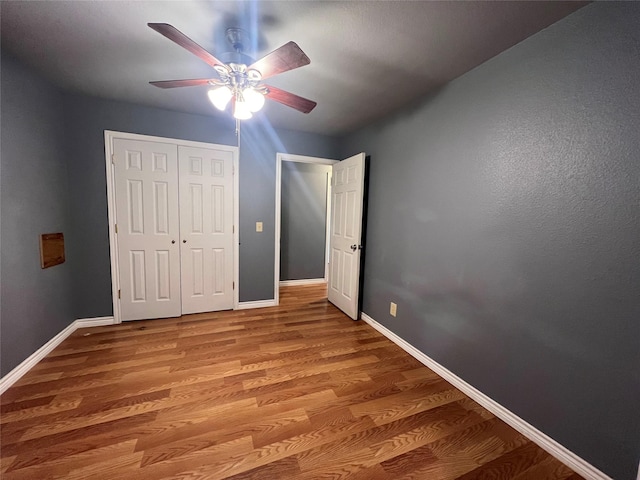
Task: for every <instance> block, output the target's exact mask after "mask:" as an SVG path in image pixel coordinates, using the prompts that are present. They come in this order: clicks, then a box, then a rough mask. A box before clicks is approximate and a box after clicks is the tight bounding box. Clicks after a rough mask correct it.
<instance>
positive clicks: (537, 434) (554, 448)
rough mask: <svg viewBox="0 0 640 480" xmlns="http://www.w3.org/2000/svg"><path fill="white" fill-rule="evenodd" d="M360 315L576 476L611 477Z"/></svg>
mask: <svg viewBox="0 0 640 480" xmlns="http://www.w3.org/2000/svg"><path fill="white" fill-rule="evenodd" d="M361 318H362V320H364V321H365V322H367V323H368V324H369V325H371V326H372V327H373V328H375V329H376V330H378V331H379V332H380V333H381V334H382V335H384V336H385V337H387V338H388V339H389V340H391V341H392V342H393V343H395V344H396V345H398V346H399V347H400V348H402V349H403V350H404V351H405V352H407V353H408V354H409V355H411V356H412V357H414V358H415V359H416V360H418V361H419V362H421V363H423V364H424V365H426V366H427V367H429V368H430V369H431V370H433V371H434V372H436V373H437V374H438V375H440V376H441V377H442V378H444V379H445V380H446V381H448V382H449V383H451V384H452V385H453V386H454V387H456V388H457V389H458V390H460V391H461V392H463V393H464V394H466V395H467V396H469V397H470V398H471V399H473V400H475V401H476V402H478V403H479V404H480V405H482V406H483V407H484V408H486V409H487V410H489V411H490V412H491V413H493V414H494V415H495V416H496V417H498V418H500V419H501V420H502V421H504V422H505V423H507V424H509V425H510V426H511V427H513V428H514V429H516V430H517V431H518V432H520V433H521V434H523V435H524V436H525V437H527V438H528V439H529V440H531V441H532V442H534V443H536V444H537V445H538V446H540V447H541V448H542V449H544V450H546V451H547V452H549V453H550V454H551V455H553V456H554V457H555V458H557V459H558V460H560V461H561V462H562V463H564V464H565V465H567V466H568V467H570V468H572V469H573V470H574V471H575V472H576V473H578V474H579V475H582V476H583V477H585V478H587V479H591V480H612V479H611V477H609V476H608V475H606V474H605V473H603V472H601V471H600V470H598V469H597V468H595V467H594V466H593V465H591V464H590V463H588V462H587V461H585V460H584V459H582V458H580V457H579V456H577V455H576V454H575V453H573V452H572V451H571V450H569V449H567V448H565V447H563V446H562V445H560V444H559V443H558V442H556V441H555V440H554V439H552V438H551V437H549V436H547V435H546V434H544V433H542V432H541V431H540V430H538V429H537V428H535V427H534V426H533V425H530V424H529V423H527V422H526V421H524V420H523V419H522V418H520V417H518V416H517V415H516V414H515V413H513V412H511V411H509V410H507V409H506V408H505V407H503V406H502V405H500V404H499V403H498V402H496V401H495V400H493V399H491V398H490V397H488V396H487V395H485V394H484V393H482V392H481V391H480V390H478V389H476V388H475V387H473V386H471V385H469V384H468V383H467V382H465V381H464V380H463V379H461V378H460V377H458V376H457V375H456V374H455V373H453V372H451V371H450V370H448V369H446V368H445V367H443V366H442V365H440V364H439V363H438V362H436V361H435V360H433V359H432V358H430V357H429V356H427V355H426V354H424V353H423V352H421V351H420V350H418V349H417V348H415V347H414V346H413V345H411V344H410V343H408V342H407V341H406V340H404V339H402V338H401V337H399V336H398V335H396V334H395V333H393V332H392V331H391V330H389V329H388V328H386V327H385V326H383V325H381V324H380V323H378V322H376V321H375V320H374V319H373V318H371V317H370V316H369V315H367V314H366V313H364V312H363V313H362V314H361Z"/></svg>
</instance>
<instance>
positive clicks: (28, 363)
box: [0, 317, 113, 394]
mask: <svg viewBox="0 0 640 480" xmlns="http://www.w3.org/2000/svg"><path fill="white" fill-rule="evenodd" d="M112 324H113V317H96V318H80V319H78V320H75V321H73V322H71V323H70V324H69V325H68V326H67V327H66V328H65V329H64V330H62V331H61V332H60V333H58V334H57V335H56V336H55V337H53V338H52V339H51V340H49V341H48V342H47V343H45V344H44V345H43V346H41V347H40V348H39V349H38V350H36V351H35V352H33V353H32V354H31V355H29V356H28V357H27V358H26V359H25V360H24V361H23V362H22V363H21V364H20V365H18V366H17V367H16V368H14V369H13V370H11V371H10V372H9V373H7V374H6V375H5V376H4V377H2V378H0V394H2V393H4V392H5V391H6V390H7V389H8V388H9V387H10V386H11V385H13V384H14V383H16V382H17V381H18V380H20V379H21V378H22V377H23V376H24V375H25V374H26V373H27V372H28V371H29V370H31V369H32V368H33V367H34V366H35V365H36V364H37V363H38V362H39V361H40V360H42V359H43V358H44V357H46V356H47V355H49V353H51V352H52V351H53V349H54V348H56V347H57V346H58V345H60V344H61V343H62V342H63V341H64V340H65V339H66V338H67V337H68V336H69V335H71V334H72V333H73V332H75V331H76V330H77V329H78V328H84V327H97V326H101V325H112Z"/></svg>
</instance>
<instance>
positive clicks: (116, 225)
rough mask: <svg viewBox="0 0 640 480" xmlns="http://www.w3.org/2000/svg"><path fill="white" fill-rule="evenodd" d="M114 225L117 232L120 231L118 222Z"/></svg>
mask: <svg viewBox="0 0 640 480" xmlns="http://www.w3.org/2000/svg"><path fill="white" fill-rule="evenodd" d="M114 226H115V227H116V233H118V224H117V223H115V224H114Z"/></svg>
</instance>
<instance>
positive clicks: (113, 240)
mask: <svg viewBox="0 0 640 480" xmlns="http://www.w3.org/2000/svg"><path fill="white" fill-rule="evenodd" d="M116 138H122V139H128V140H140V141H144V142H159V143H169V144H171V145H176V147H181V146H184V147H195V148H208V149H211V148H216V147H220V146H223V147H225V148H228V149H229V150H230V151H232V152H233V224H234V233H233V262H234V267H233V276H234V278H233V282H234V285H235V288H234V291H233V308H234V309H237V308H238V304H239V303H240V301H239V298H240V281H239V279H240V252H239V250H240V207H239V204H240V182H239V176H240V175H239V169H238V166H239V161H238V158H239V156H240V148H239V147H237V146H235V145H221V144H214V143H204V142H194V141H191V140H181V139H178V138H165V137H154V136H151V135H139V134H137V133H126V132H116V131H112V130H105V131H104V154H105V168H106V174H107V215H108V221H109V254H110V257H111V299H112V305H113V318H114V321H113V323H114V324H118V323H122V317H121V312H120V302H119V301H118V289H119V288H120V287H119V284H118V282H119V280H120V272H119V271H118V255H117V252H118V242H117V236H116V232H115V224H116V222H117V218H116V203H115V202H116V196H115V184H114V177H115V175H114V171H113V163H112V162H111V157H112V155H113V153H114V148H113V141H114V139H116Z"/></svg>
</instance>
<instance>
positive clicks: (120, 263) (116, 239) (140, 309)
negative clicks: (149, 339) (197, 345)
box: [104, 130, 239, 323]
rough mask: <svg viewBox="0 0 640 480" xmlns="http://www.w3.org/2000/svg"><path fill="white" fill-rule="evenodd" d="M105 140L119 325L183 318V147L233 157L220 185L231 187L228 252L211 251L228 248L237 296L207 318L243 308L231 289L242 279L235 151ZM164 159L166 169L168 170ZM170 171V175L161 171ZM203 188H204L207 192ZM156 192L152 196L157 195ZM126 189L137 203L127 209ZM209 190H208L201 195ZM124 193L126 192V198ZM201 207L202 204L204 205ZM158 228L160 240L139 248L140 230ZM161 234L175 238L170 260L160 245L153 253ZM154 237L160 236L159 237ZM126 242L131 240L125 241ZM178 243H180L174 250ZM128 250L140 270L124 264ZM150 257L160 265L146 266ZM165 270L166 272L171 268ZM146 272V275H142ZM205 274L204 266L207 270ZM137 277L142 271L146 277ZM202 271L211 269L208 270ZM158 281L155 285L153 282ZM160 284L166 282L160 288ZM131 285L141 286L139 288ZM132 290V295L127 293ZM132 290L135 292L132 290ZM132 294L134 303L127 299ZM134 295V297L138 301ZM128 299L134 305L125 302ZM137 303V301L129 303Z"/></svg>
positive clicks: (141, 138)
mask: <svg viewBox="0 0 640 480" xmlns="http://www.w3.org/2000/svg"><path fill="white" fill-rule="evenodd" d="M104 135H105V137H104V138H105V160H106V177H107V184H106V187H107V206H108V209H107V212H108V218H109V252H110V257H111V291H112V299H113V318H114V323H120V322H122V321H123V320H134V319H148V318H162V317H168V316H179V315H181V314H182V313H183V312H182V304H183V298H182V297H183V295H181V293H182V292H181V265H180V263H181V261H180V257H181V255H180V253H181V246H183V245H185V244H183V243H182V242H181V240H182V237H181V236H180V235H179V234H180V215H183V213H181V212H180V203H179V202H180V200H179V195H180V193H179V162H178V148H179V147H193V148H194V149H196V150H200V151H202V149H204V151H214V152H217V154H216V155H217V156H218V157H222V158H224V161H223V163H225V164H226V163H227V160H228V159H229V158H230V159H231V162H230V163H231V165H230V166H228V168H227V165H225V170H224V176H225V177H227V173H229V172H231V177H230V180H229V178H226V180H225V181H224V182H223V183H224V188H225V189H226V187H229V186H230V188H228V190H229V192H228V195H229V196H228V197H226V200H228V201H224V202H223V204H224V205H223V206H222V209H223V211H224V213H223V216H224V224H225V227H224V228H225V229H226V230H225V232H226V233H225V234H224V236H225V242H226V243H225V245H224V247H220V246H216V245H214V246H213V248H218V249H220V248H224V250H225V262H224V268H225V275H226V277H225V278H228V279H230V280H229V282H230V284H231V288H232V291H231V294H230V295H229V296H226V295H225V300H224V306H222V305H223V304H222V303H220V302H218V303H217V304H216V305H218V306H213V307H211V306H209V307H207V309H206V310H205V311H212V310H220V309H228V308H238V289H237V288H233V286H234V285H237V283H238V276H239V262H238V260H239V259H238V256H239V252H238V245H239V234H238V231H237V228H234V227H233V225H237V224H238V218H239V209H238V202H237V200H236V199H237V197H238V191H239V183H238V177H237V175H235V174H234V172H237V170H238V147H234V146H228V145H217V144H210V143H202V142H193V141H189V140H178V139H173V138H164V137H153V136H147V135H138V134H133V133H124V132H114V131H109V130H105V132H104ZM145 149H146V150H148V149H151V150H152V151H153V152H154V153H155V154H156V155H155V157H154V156H152V157H151V158H152V159H153V162H155V166H154V163H153V162H152V164H151V166H150V167H149V166H148V165H147V163H149V160H148V158H149V155H147V156H146V157H145V155H146V154H145V151H146V150H145ZM126 150H129V151H131V152H132V154H131V155H129V157H130V158H129V160H128V161H129V163H130V165H129V170H128V171H129V172H133V175H132V176H131V178H129V179H126V178H125V177H127V176H128V175H129V174H127V173H123V172H124V171H127V170H124V171H123V169H122V166H120V167H118V164H124V162H125V161H126V159H125V160H122V159H123V158H125V153H126ZM136 152H137V153H136ZM147 153H149V152H147ZM165 157H166V166H165V164H164V162H165V160H164V159H165ZM138 158H139V160H138ZM149 168H152V169H154V168H155V170H156V171H153V175H152V179H149V178H147V176H145V174H143V175H142V177H141V174H140V171H143V172H147V171H148V170H149ZM165 169H166V170H167V172H163V170H165ZM149 180H150V181H151V182H152V183H151V187H153V188H151V190H150V189H149V188H148V187H149V185H147V183H148V181H149ZM141 182H142V183H141ZM192 183H197V182H192ZM205 183H206V182H203V185H204V184H205ZM210 186H211V184H210ZM154 188H155V191H154V190H153V189H154ZM128 189H129V190H131V192H133V196H130V198H131V199H132V202H129V197H127V195H129V194H128V193H127V190H128ZM204 191H206V189H203V192H204ZM122 192H125V195H124V196H123V194H122ZM165 192H166V194H167V202H166V212H165V209H163V205H165V203H164V196H163V195H164V194H165ZM217 193H218V195H219V194H220V193H221V192H220V191H218V192H217ZM153 195H155V196H153ZM226 195H227V192H226V190H225V194H224V196H226ZM204 201H205V199H204V198H203V202H204ZM154 202H155V203H154ZM219 205H220V204H219ZM150 209H151V210H153V215H155V217H154V216H153V215H151V216H149V210H150ZM203 209H204V210H205V211H206V210H209V208H208V204H206V203H203ZM207 215H211V213H210V212H209V213H206V212H205V213H204V216H203V222H204V219H206V218H207ZM129 216H131V219H129ZM217 216H218V220H217V221H218V222H219V221H220V219H221V216H220V214H217ZM127 222H129V223H127ZM150 222H151V223H150ZM153 222H156V223H153ZM156 225H157V235H155V236H156V237H158V238H156V239H155V240H151V243H148V242H145V241H142V239H141V235H142V233H140V231H144V232H146V233H145V235H146V234H147V233H149V230H148V229H149V228H151V227H150V226H156ZM228 225H231V227H230V228H228ZM125 227H126V229H129V228H131V231H132V232H133V233H134V235H129V234H125V232H128V231H129V230H125ZM164 231H168V232H169V233H170V234H171V235H169V236H170V237H171V238H169V239H168V240H169V244H170V245H171V247H172V248H171V249H169V251H168V253H169V255H168V256H167V250H166V248H165V247H164V245H161V246H160V247H161V248H157V252H158V253H157V255H156V253H155V251H154V250H153V247H154V245H153V241H155V242H158V241H160V242H163V238H162V237H163V236H164ZM151 232H152V233H156V232H155V231H151ZM126 236H128V237H129V238H125V237H126ZM174 240H175V243H173V241H174ZM134 241H136V242H141V243H142V244H143V245H141V244H135V243H132V242H134ZM127 242H129V245H127ZM223 243H224V242H223ZM218 245H219V244H218ZM229 246H230V248H229ZM127 247H131V248H129V250H131V251H132V252H133V253H131V254H130V255H129V256H130V257H131V258H133V260H136V261H137V263H131V262H128V263H127V262H125V261H124V259H126V258H128V257H127V255H123V253H126V252H125V250H126V248H127ZM227 250H228V252H227ZM152 256H157V257H158V261H157V263H152V264H149V263H148V262H147V260H148V259H149V258H150V257H152ZM143 260H144V263H143ZM227 260H228V261H227ZM167 264H168V265H169V268H166V265H167ZM143 265H144V270H142V269H141V267H142V266H143ZM154 265H159V267H160V268H158V269H156V271H153V267H154ZM174 267H175V268H174ZM206 268H207V266H206V265H205V269H206ZM132 272H133V273H132ZM139 272H142V274H140V273H139ZM204 272H206V270H203V273H204ZM229 272H231V273H229ZM134 274H135V275H134ZM163 275H164V277H163ZM154 278H155V283H153V282H152V280H153V279H154ZM205 278H206V277H205ZM163 279H164V280H166V281H163ZM133 280H137V283H135V282H134V281H133ZM167 284H168V285H169V286H170V289H169V290H168V291H169V292H170V293H167V288H166V285H167ZM127 288H128V289H129V291H128V292H127ZM134 289H137V290H135V291H134ZM154 289H155V290H154ZM154 291H155V292H159V293H156V298H157V300H156V301H155V302H151V300H153V298H154V297H153V296H152V294H154ZM132 292H133V293H132ZM127 295H129V296H128V297H127ZM132 295H135V298H134V296H132ZM143 295H146V296H145V297H144V300H143V299H142V298H141V297H142V296H143ZM167 297H169V298H167ZM127 298H128V299H129V301H127ZM132 299H133V300H135V301H132ZM217 299H218V298H217ZM145 302H146V303H145ZM132 305H133V306H134V312H133V313H132V312H131V308H129V307H131V306H132ZM167 305H170V308H165V307H166V306H167ZM176 305H177V308H176Z"/></svg>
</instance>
